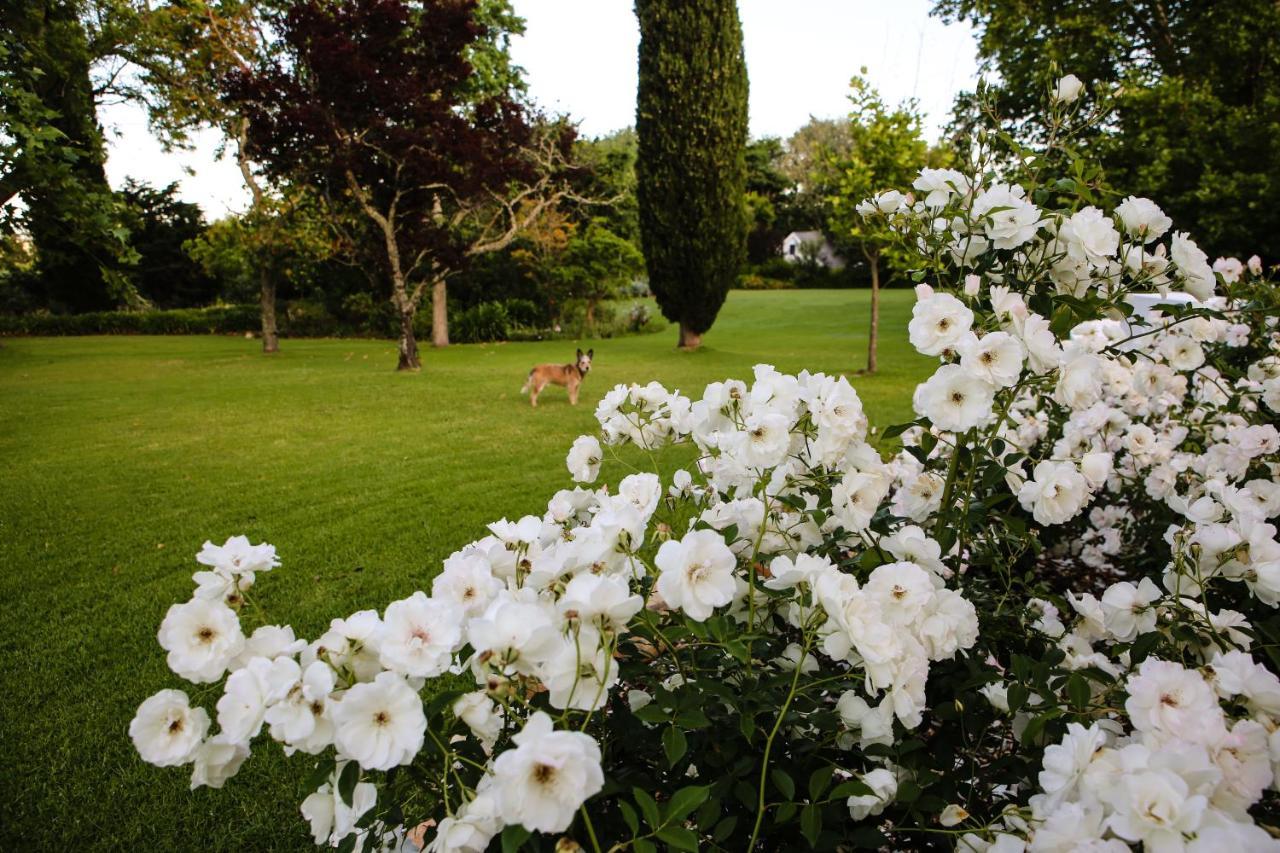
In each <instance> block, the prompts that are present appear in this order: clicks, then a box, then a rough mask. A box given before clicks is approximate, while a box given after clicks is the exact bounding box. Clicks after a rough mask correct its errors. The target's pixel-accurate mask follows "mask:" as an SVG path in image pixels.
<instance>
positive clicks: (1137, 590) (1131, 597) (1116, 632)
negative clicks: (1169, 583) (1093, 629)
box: [1102, 578, 1164, 643]
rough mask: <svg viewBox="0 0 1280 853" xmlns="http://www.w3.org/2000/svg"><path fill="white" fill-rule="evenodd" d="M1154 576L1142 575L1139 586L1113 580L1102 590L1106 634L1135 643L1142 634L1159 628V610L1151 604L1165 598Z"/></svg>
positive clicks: (1125, 641)
mask: <svg viewBox="0 0 1280 853" xmlns="http://www.w3.org/2000/svg"><path fill="white" fill-rule="evenodd" d="M1163 595H1164V594H1163V593H1162V592H1161V591H1160V588H1159V587H1158V586H1156V585H1155V583H1154V582H1153V581H1152V580H1151V578H1143V579H1142V580H1141V581H1140V582H1139V583H1138V585H1137V586H1134V585H1133V584H1131V583H1129V582H1128V581H1121V582H1119V583H1113V584H1112V585H1111V586H1109V587H1107V589H1106V591H1105V592H1104V593H1102V617H1103V623H1104V624H1105V625H1106V629H1107V633H1109V634H1110V635H1111V636H1113V637H1114V638H1115V639H1116V640H1118V641H1119V642H1121V643H1128V642H1132V641H1133V640H1134V639H1136V638H1137V636H1138V635H1139V634H1148V633H1150V632H1152V631H1154V630H1155V629H1156V610H1155V607H1153V606H1152V605H1153V604H1154V603H1155V602H1156V601H1158V600H1160V598H1162V597H1163Z"/></svg>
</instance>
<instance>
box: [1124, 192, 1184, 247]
mask: <svg viewBox="0 0 1280 853" xmlns="http://www.w3.org/2000/svg"><path fill="white" fill-rule="evenodd" d="M1116 215H1117V216H1119V217H1120V222H1121V223H1122V224H1123V225H1124V230H1125V232H1126V233H1128V234H1129V235H1130V236H1133V237H1137V238H1138V239H1139V240H1141V241H1142V243H1144V244H1146V243H1150V242H1151V241H1152V240H1158V239H1159V238H1161V237H1163V236H1164V233H1165V232H1166V231H1168V230H1169V227H1170V226H1171V225H1173V220H1172V219H1170V218H1169V217H1167V216H1165V214H1164V211H1163V210H1161V209H1160V208H1159V207H1157V206H1156V203H1155V202H1153V201H1152V200H1151V199H1149V198H1139V197H1137V196H1132V195H1131V196H1129V197H1128V198H1126V199H1125V200H1124V201H1122V202H1120V205H1119V206H1118V207H1117V208H1116Z"/></svg>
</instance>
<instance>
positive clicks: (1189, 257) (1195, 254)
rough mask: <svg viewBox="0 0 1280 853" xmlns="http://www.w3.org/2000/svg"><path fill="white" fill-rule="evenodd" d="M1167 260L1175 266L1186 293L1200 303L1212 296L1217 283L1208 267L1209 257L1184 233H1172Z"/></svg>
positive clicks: (1210, 268)
mask: <svg viewBox="0 0 1280 853" xmlns="http://www.w3.org/2000/svg"><path fill="white" fill-rule="evenodd" d="M1169 258H1170V259H1171V260H1172V261H1173V262H1174V264H1176V265H1177V267H1178V274H1179V276H1180V277H1181V278H1182V282H1183V285H1184V286H1185V287H1186V288H1187V292H1188V293H1190V294H1191V295H1192V296H1194V297H1195V298H1196V299H1199V300H1200V301H1201V302H1203V301H1204V300H1206V299H1209V298H1211V297H1212V296H1213V292H1214V289H1215V288H1216V287H1217V282H1216V280H1215V279H1214V277H1213V268H1212V267H1210V266H1209V256H1208V255H1206V254H1205V253H1204V252H1203V251H1202V250H1201V249H1200V247H1199V246H1197V245H1196V244H1195V241H1194V240H1192V239H1191V238H1190V237H1188V236H1187V235H1186V233H1184V232H1182V231H1175V232H1174V234H1173V240H1172V241H1171V242H1170V244H1169Z"/></svg>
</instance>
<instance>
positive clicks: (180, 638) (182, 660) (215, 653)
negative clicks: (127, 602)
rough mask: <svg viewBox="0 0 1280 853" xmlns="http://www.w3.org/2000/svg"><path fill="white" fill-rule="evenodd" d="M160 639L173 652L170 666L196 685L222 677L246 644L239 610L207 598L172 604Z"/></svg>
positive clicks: (161, 626) (162, 623)
mask: <svg viewBox="0 0 1280 853" xmlns="http://www.w3.org/2000/svg"><path fill="white" fill-rule="evenodd" d="M158 639H159V640H160V646H161V647H162V648H164V650H165V651H167V652H168V653H169V656H168V663H169V668H170V669H171V670H173V671H174V672H175V673H177V674H178V675H179V676H181V677H183V678H185V679H187V680H188V681H191V682H194V683H196V684H209V683H211V682H214V681H217V680H218V679H219V678H221V677H222V674H223V673H224V672H226V671H227V667H229V666H231V664H232V663H233V662H234V661H235V659H236V657H237V656H238V655H239V654H240V652H241V650H243V649H244V644H245V640H244V634H242V633H241V632H240V619H239V617H237V616H236V614H235V611H234V610H232V609H231V608H230V607H227V605H225V604H223V603H222V602H221V601H211V600H208V599H203V598H193V599H191V600H190V601H188V602H187V603H186V604H175V605H173V606H171V607H170V608H169V612H168V613H166V614H165V617H164V621H163V622H161V623H160V633H159V636H158Z"/></svg>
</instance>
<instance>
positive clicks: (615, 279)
mask: <svg viewBox="0 0 1280 853" xmlns="http://www.w3.org/2000/svg"><path fill="white" fill-rule="evenodd" d="M642 269H644V256H643V255H642V254H641V253H640V251H639V250H638V249H636V247H635V246H634V245H633V244H632V243H631V242H629V241H627V240H624V239H623V238H622V237H619V236H618V235H617V234H614V233H613V232H612V231H610V230H609V229H608V228H606V227H605V226H604V225H603V224H601V223H599V222H591V223H588V225H587V227H586V228H585V229H583V230H582V232H581V234H575V235H574V236H572V237H570V239H569V242H568V244H567V245H566V247H565V250H564V254H563V258H562V259H561V262H560V264H559V265H558V267H557V268H556V270H555V274H556V276H557V277H558V279H559V281H560V283H561V285H562V287H563V289H564V291H565V292H566V294H567V295H568V296H569V298H571V299H581V300H582V301H583V303H584V304H585V321H586V331H587V334H588V335H590V334H592V333H594V332H595V328H596V306H597V305H599V303H600V302H601V301H602V300H604V299H608V298H610V297H611V296H615V295H617V293H618V290H619V289H620V288H621V287H622V286H623V285H625V284H627V283H628V282H630V281H631V280H632V279H633V278H635V276H636V275H637V274H639V272H640V271H641V270H642Z"/></svg>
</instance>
